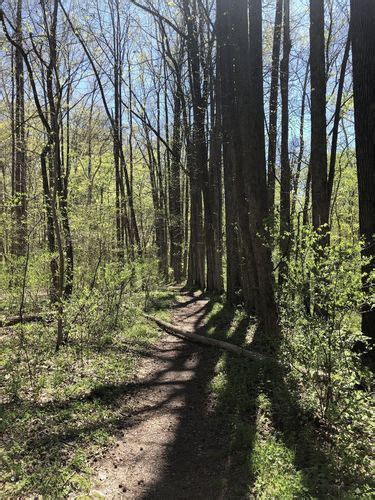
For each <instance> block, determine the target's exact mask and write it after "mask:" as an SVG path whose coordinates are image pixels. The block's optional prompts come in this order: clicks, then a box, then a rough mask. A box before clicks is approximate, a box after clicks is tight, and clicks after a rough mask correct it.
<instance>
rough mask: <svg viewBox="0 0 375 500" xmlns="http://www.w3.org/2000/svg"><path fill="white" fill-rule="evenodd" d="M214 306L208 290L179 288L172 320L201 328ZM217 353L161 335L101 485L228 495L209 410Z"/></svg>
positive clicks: (144, 493)
mask: <svg viewBox="0 0 375 500" xmlns="http://www.w3.org/2000/svg"><path fill="white" fill-rule="evenodd" d="M209 307H210V304H209V302H208V300H207V299H205V298H197V297H194V296H191V295H184V296H181V297H180V299H179V302H178V303H177V304H176V306H175V308H174V311H173V322H174V323H175V324H178V325H181V326H183V327H184V328H187V329H189V330H190V331H197V329H199V328H200V327H202V326H203V325H204V321H205V316H206V314H207V312H208V310H209ZM217 359H218V354H217V352H216V351H215V350H214V349H210V348H207V347H201V346H198V345H195V344H191V343H189V342H187V341H185V340H181V339H178V338H176V337H173V336H172V335H167V334H165V335H164V336H163V337H162V338H161V340H160V342H159V343H158V344H157V345H156V346H155V347H154V349H153V353H152V356H151V357H150V358H149V359H147V360H145V361H143V362H142V363H141V364H140V369H139V373H138V381H139V386H140V389H139V391H137V393H136V395H135V406H134V410H133V411H132V412H131V414H130V415H129V416H128V417H127V418H126V422H124V433H123V437H122V438H121V439H120V440H118V442H117V443H116V445H115V446H114V447H113V448H112V449H111V450H109V451H108V452H107V454H106V455H105V456H104V457H103V459H101V460H100V461H99V462H98V463H97V464H96V466H95V480H94V485H95V486H94V488H93V489H94V490H95V491H96V492H98V493H99V492H100V493H101V494H102V495H104V496H105V498H124V499H128V498H129V499H166V500H168V499H171V500H172V499H189V498H194V499H197V498H198V499H199V498H202V499H203V498H206V499H207V498H208V499H211V498H212V499H214V498H215V499H217V498H228V497H227V496H225V490H226V488H225V484H223V480H222V479H220V478H222V477H223V467H224V468H225V464H224V456H223V453H222V450H221V447H222V443H221V442H220V435H219V436H218V433H217V432H216V431H215V430H214V429H213V427H212V425H211V423H210V422H209V418H208V414H209V410H210V397H209V389H208V387H209V382H210V380H211V378H212V376H213V371H214V367H215V364H216V361H217ZM133 402H134V401H132V403H133Z"/></svg>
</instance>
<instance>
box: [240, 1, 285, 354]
mask: <svg viewBox="0 0 375 500" xmlns="http://www.w3.org/2000/svg"><path fill="white" fill-rule="evenodd" d="M236 19H238V17H236ZM246 19H247V16H246ZM238 21H239V25H238V26H236V25H235V30H236V29H240V30H241V29H246V23H244V22H243V20H241V19H238ZM241 41H242V44H243V46H242V50H241V51H240V57H239V63H240V64H239V79H240V81H239V89H240V91H241V94H242V93H243V98H244V102H243V105H241V102H239V106H240V110H241V112H242V113H245V114H246V115H247V125H248V126H247V129H245V130H244V131H243V132H245V131H246V132H247V139H248V146H246V147H245V144H246V143H245V141H243V143H242V144H241V149H242V153H243V162H244V163H243V167H244V168H243V170H244V171H247V179H246V181H247V182H246V189H247V196H248V200H249V208H250V229H251V239H252V246H253V251H254V260H255V266H256V271H257V275H258V277H259V278H258V281H257V285H258V294H257V309H258V314H259V319H260V321H261V323H262V325H263V329H264V340H265V343H264V344H263V347H264V348H265V349H269V350H271V351H272V350H277V348H278V340H279V337H280V328H279V323H278V310H277V305H276V300H275V292H274V279H273V266H272V258H271V250H270V248H269V246H267V244H265V239H266V234H265V219H266V218H267V215H268V203H267V183H266V158H265V137H264V95H263V61H262V2H261V0H250V4H249V36H247V33H246V32H245V33H243V34H242V36H241ZM247 41H248V42H247ZM247 61H248V62H247ZM249 76H250V78H249ZM245 122H246V120H245ZM241 128H242V127H241ZM246 167H247V168H246ZM245 169H246V170H245Z"/></svg>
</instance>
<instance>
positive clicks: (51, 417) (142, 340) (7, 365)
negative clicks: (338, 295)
mask: <svg viewBox="0 0 375 500" xmlns="http://www.w3.org/2000/svg"><path fill="white" fill-rule="evenodd" d="M129 301H130V299H128V300H127V304H128V305H127V308H126V309H125V310H124V314H125V316H124V318H123V320H122V323H121V325H119V328H117V329H115V330H114V331H110V330H106V329H104V330H103V331H102V328H101V325H100V328H99V332H98V338H97V343H95V342H94V340H95V338H93V337H92V335H91V336H90V337H87V339H86V341H85V338H81V334H80V330H77V332H78V333H77V334H76V335H75V336H74V337H73V336H72V339H71V342H70V343H69V344H68V345H67V346H65V348H64V351H63V355H56V354H55V353H54V352H53V338H54V328H53V326H52V325H51V326H49V325H48V324H47V325H46V326H40V325H37V324H30V325H25V326H24V327H22V326H21V327H19V328H18V329H9V331H7V330H6V329H5V330H4V331H3V335H2V341H3V347H4V349H3V352H2V356H1V358H0V366H3V371H4V374H5V377H3V378H4V382H5V383H4V384H3V385H4V388H5V389H6V391H5V393H4V404H3V405H2V407H0V410H1V411H0V435H2V444H1V447H0V498H7V499H8V498H76V499H81V500H82V499H84V500H86V499H88V498H90V499H91V498H103V497H104V498H118V499H139V500H141V499H144V500H146V499H155V500H158V499H160V500H169V499H170V500H175V499H177V500H178V499H181V500H182V499H186V500H188V499H194V500H196V499H198V500H199V499H212V500H214V499H215V500H216V499H236V498H243V499H246V498H259V499H268V498H276V499H293V498H355V497H360V498H372V496H371V493H369V491H370V490H369V489H368V487H367V486H366V485H367V484H368V483H366V481H367V480H368V478H365V477H362V476H363V475H361V473H360V470H359V471H358V470H355V468H353V467H352V466H351V465H350V463H349V465H345V463H344V464H343V463H341V464H339V463H338V461H337V453H336V452H335V451H334V449H333V448H332V447H330V444H329V443H328V442H327V440H325V439H322V435H321V431H320V428H319V426H317V424H316V422H315V421H314V419H312V418H311V415H309V414H307V413H306V410H305V409H304V408H301V402H300V400H299V398H298V396H296V394H298V392H296V391H294V390H292V388H291V387H290V385H289V384H287V383H286V382H285V380H284V377H283V375H282V373H280V371H279V370H278V369H277V368H276V367H275V365H274V364H272V365H270V366H267V364H266V363H264V362H258V361H251V360H249V359H246V358H242V357H240V356H237V355H234V354H231V353H229V352H224V351H221V350H219V349H216V348H212V347H207V346H202V345H199V344H193V343H191V342H189V341H187V340H183V339H180V338H177V337H174V336H172V335H169V334H167V333H165V332H160V331H159V330H158V329H157V328H156V327H155V325H154V324H152V323H151V322H150V321H148V320H147V319H145V317H144V316H143V315H142V308H143V307H142V308H141V307H140V305H138V306H137V307H130V306H129V304H131V302H129ZM134 301H135V302H134V304H138V303H139V304H141V303H142V304H143V299H142V300H141V297H134ZM148 312H149V313H150V314H154V315H158V316H159V317H160V318H161V319H166V320H168V321H170V322H173V323H175V324H176V325H178V326H182V327H183V328H184V329H187V330H190V331H191V332H195V333H198V334H201V335H207V336H212V337H213V338H216V339H221V340H224V339H225V340H227V341H229V342H232V343H234V344H237V345H240V346H242V347H244V348H247V349H255V345H256V343H257V339H258V337H260V338H261V337H262V335H261V333H262V332H261V331H260V329H258V328H257V322H256V320H255V319H254V318H251V317H249V316H248V315H247V314H246V313H245V311H244V310H243V309H241V308H240V307H237V308H232V307H229V306H226V305H225V304H224V303H223V301H222V300H221V299H220V298H216V297H206V296H204V295H202V294H201V293H198V292H196V293H187V292H186V293H185V292H181V291H177V292H176V290H174V289H167V290H161V291H158V292H155V293H154V295H153V297H152V300H151V299H150V304H149V307H148ZM103 332H104V333H103ZM73 333H74V332H72V335H73ZM258 334H259V336H258ZM88 341H90V342H88ZM0 386H1V384H0Z"/></svg>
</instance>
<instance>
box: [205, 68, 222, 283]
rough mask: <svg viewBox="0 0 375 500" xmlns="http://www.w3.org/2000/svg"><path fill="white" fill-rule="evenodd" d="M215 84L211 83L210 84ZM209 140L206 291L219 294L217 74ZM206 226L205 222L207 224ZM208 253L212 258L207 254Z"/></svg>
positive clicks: (219, 182)
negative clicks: (209, 207) (208, 238)
mask: <svg viewBox="0 0 375 500" xmlns="http://www.w3.org/2000/svg"><path fill="white" fill-rule="evenodd" d="M213 82H214V83H213ZM211 85H212V86H213V87H214V88H213V91H212V93H211V138H210V160H209V172H208V190H209V192H210V194H211V200H210V205H211V214H212V217H211V219H212V220H211V224H212V227H211V228H210V231H211V234H212V238H213V241H212V244H211V246H210V245H209V244H208V243H207V245H206V246H207V290H209V291H211V292H217V293H222V292H223V290H224V283H223V274H222V247H223V242H222V236H221V227H222V216H221V212H222V180H221V178H222V161H221V158H222V156H221V133H220V128H221V111H220V95H219V92H220V86H219V84H218V77H217V75H213V74H211ZM206 223H207V221H206ZM210 253H211V255H210Z"/></svg>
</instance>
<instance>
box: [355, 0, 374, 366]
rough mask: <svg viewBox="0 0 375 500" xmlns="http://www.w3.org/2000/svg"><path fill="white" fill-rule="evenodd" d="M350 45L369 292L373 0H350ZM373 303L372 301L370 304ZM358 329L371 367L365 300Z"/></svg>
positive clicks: (371, 315)
mask: <svg viewBox="0 0 375 500" xmlns="http://www.w3.org/2000/svg"><path fill="white" fill-rule="evenodd" d="M351 14H352V46H353V92H354V115H355V132H356V152H357V171H358V192H359V227H360V232H361V235H362V237H363V238H364V248H363V256H364V257H365V258H367V259H369V260H370V262H369V264H367V265H365V266H364V268H363V272H364V274H365V291H366V292H369V295H370V296H371V287H372V288H373V287H374V285H375V284H374V283H368V276H369V273H370V272H371V271H372V270H373V269H374V266H375V241H374V235H375V57H374V54H375V30H374V26H375V2H373V0H351ZM372 306H373V304H372ZM362 331H363V333H364V334H365V335H367V336H368V337H370V352H369V353H368V354H367V356H365V358H364V359H365V361H366V362H367V363H368V364H370V366H372V367H374V359H375V350H374V339H375V308H374V307H372V309H371V305H370V304H367V305H366V306H365V307H364V310H363V314H362Z"/></svg>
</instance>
